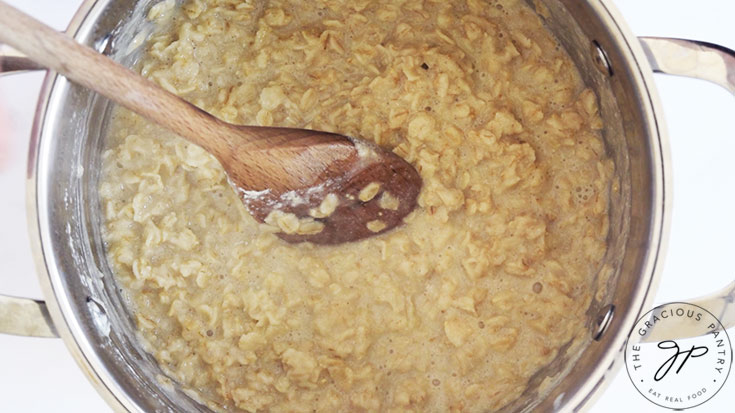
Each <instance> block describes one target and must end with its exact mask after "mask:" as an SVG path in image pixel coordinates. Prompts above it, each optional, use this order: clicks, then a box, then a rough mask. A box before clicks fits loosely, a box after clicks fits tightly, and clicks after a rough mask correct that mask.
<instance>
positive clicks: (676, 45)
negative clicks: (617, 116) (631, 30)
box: [640, 37, 735, 95]
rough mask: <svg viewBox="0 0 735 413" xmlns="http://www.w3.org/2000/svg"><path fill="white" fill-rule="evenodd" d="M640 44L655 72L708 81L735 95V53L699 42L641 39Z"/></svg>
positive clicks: (657, 38)
mask: <svg viewBox="0 0 735 413" xmlns="http://www.w3.org/2000/svg"><path fill="white" fill-rule="evenodd" d="M640 41H641V45H642V46H643V51H644V52H645V53H646V57H647V58H648V62H649V63H650V64H651V68H652V69H653V70H654V71H655V72H657V73H665V74H669V75H676V76H686V77H691V78H695V79H702V80H707V81H710V82H712V83H716V84H718V85H720V86H722V87H724V88H725V89H727V90H729V91H730V93H732V94H733V95H735V51H733V50H730V49H728V48H726V47H722V46H719V45H716V44H712V43H707V42H699V41H696V40H684V39H668V38H661V37H641V38H640Z"/></svg>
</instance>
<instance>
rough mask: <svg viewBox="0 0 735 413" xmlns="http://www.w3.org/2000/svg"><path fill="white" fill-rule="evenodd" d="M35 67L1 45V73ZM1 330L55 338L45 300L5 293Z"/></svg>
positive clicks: (1, 297) (0, 307)
mask: <svg viewBox="0 0 735 413" xmlns="http://www.w3.org/2000/svg"><path fill="white" fill-rule="evenodd" d="M38 69H40V67H39V66H38V65H36V64H35V63H33V62H31V61H30V60H28V59H27V58H25V56H23V54H22V53H20V52H18V51H17V50H15V49H13V48H12V47H10V46H8V45H4V44H0V76H2V75H9V74H14V73H22V72H25V71H29V70H38ZM0 333H5V334H15V335H21V336H31V337H58V334H57V333H56V328H55V327H54V325H53V323H52V321H51V316H50V315H49V313H48V309H47V308H46V303H45V302H43V301H38V300H32V299H30V298H19V297H8V296H5V295H0Z"/></svg>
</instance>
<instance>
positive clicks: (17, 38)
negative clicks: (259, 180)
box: [0, 1, 254, 159]
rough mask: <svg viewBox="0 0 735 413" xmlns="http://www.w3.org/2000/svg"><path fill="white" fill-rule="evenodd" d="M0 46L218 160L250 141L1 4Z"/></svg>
mask: <svg viewBox="0 0 735 413" xmlns="http://www.w3.org/2000/svg"><path fill="white" fill-rule="evenodd" d="M0 42H3V43H7V44H9V45H11V46H12V47H14V48H16V49H17V50H20V51H21V52H23V53H25V54H26V55H27V56H28V57H29V58H30V59H32V60H34V61H35V62H37V63H39V64H41V65H43V66H44V67H47V68H49V69H52V70H54V71H56V72H58V73H61V74H63V75H64V76H66V77H67V78H69V79H70V80H72V81H74V82H76V83H78V84H80V85H82V86H84V87H86V88H89V89H92V90H94V91H95V92H97V93H99V94H101V95H103V96H105V97H107V98H109V99H111V100H113V101H115V102H117V103H118V104H120V105H122V106H125V107H126V108H128V109H130V110H132V111H134V112H136V113H138V114H139V115H141V116H143V117H146V118H148V119H149V120H151V121H153V122H155V123H157V124H159V125H162V126H164V127H166V128H168V129H169V130H171V131H173V132H175V133H177V134H178V135H181V136H182V137H184V138H186V139H188V140H190V141H192V142H193V143H196V144H198V145H200V146H202V147H203V148H204V149H206V150H208V151H209V152H212V153H213V154H214V155H215V156H217V157H218V158H220V159H221V158H222V157H227V156H229V154H230V152H231V151H232V147H231V143H230V142H232V139H233V138H235V137H237V139H240V140H242V139H246V140H247V139H248V138H251V139H254V138H252V137H250V136H249V135H248V134H243V133H242V132H243V131H238V130H237V129H236V128H235V127H233V126H232V125H230V124H228V123H226V122H222V121H220V120H219V119H217V118H215V117H213V116H212V115H210V114H208V113H206V112H204V111H202V110H201V109H199V108H197V107H196V106H194V105H192V104H190V103H188V102H186V101H185V100H183V99H181V98H179V97H178V96H176V95H174V94H172V93H170V92H168V91H166V90H164V89H162V88H161V87H159V86H157V85H156V84H154V83H153V82H151V81H150V80H148V79H145V78H144V77H142V76H140V75H138V74H136V73H134V72H133V71H131V70H129V69H127V68H125V67H123V66H122V65H120V64H118V63H115V62H114V61H113V60H112V59H110V58H108V57H106V56H104V55H102V54H100V53H97V52H96V51H94V50H92V49H91V48H88V47H86V46H83V45H81V44H78V43H76V42H75V41H74V40H73V39H72V38H70V37H68V36H66V35H64V34H61V33H58V32H56V31H55V30H54V29H52V28H50V27H48V26H46V25H45V24H43V23H41V22H39V21H38V20H36V19H34V18H33V17H31V16H28V15H27V14H25V13H23V12H21V11H19V10H17V9H15V8H13V7H12V6H10V5H8V4H6V3H5V2H3V1H0Z"/></svg>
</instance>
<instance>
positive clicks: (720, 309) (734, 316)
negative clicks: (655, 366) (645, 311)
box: [640, 37, 735, 342]
mask: <svg viewBox="0 0 735 413" xmlns="http://www.w3.org/2000/svg"><path fill="white" fill-rule="evenodd" d="M640 41H641V45H642V46H643V51H644V52H645V53H646V57H647V58H648V61H649V63H650V64H651V68H652V69H653V70H654V72H657V73H665V74H669V75H675V76H685V77H691V78H695V79H701V80H707V81H710V82H712V83H715V84H717V85H720V86H722V87H723V88H725V89H727V90H728V91H730V93H732V94H733V95H735V51H733V50H730V49H727V48H725V47H722V46H719V45H715V44H711V43H706V42H699V41H695V40H684V39H669V38H660V37H641V38H640ZM683 301H684V302H687V303H691V304H696V305H698V306H700V307H702V308H704V309H706V310H707V311H709V312H710V313H712V314H713V315H714V316H715V317H717V318H718V319H719V320H720V323H722V326H723V327H724V328H725V329H728V328H730V327H735V281H733V282H732V283H730V284H729V285H727V286H726V287H725V288H723V289H722V290H720V291H717V292H715V293H712V294H709V295H706V296H704V297H699V298H693V299H688V300H683ZM706 332H707V331H705V330H702V329H701V328H700V326H698V325H696V324H692V325H691V328H690V329H688V330H686V331H683V330H677V331H669V330H665V329H664V330H662V329H661V328H660V327H658V328H653V329H650V330H649V333H648V334H647V335H646V336H645V337H644V338H643V341H644V342H653V341H661V340H670V339H676V338H688V337H695V336H699V335H702V334H705V333H706Z"/></svg>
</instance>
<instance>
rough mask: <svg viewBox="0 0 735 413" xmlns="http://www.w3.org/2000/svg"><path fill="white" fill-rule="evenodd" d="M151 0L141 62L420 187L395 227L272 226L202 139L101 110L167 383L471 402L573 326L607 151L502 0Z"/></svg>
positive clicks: (529, 369)
mask: <svg viewBox="0 0 735 413" xmlns="http://www.w3.org/2000/svg"><path fill="white" fill-rule="evenodd" d="M173 5H174V2H173V1H165V2H163V3H160V4H159V5H157V6H156V7H154V8H153V9H152V10H151V13H150V15H149V18H150V19H151V20H153V21H154V22H156V24H157V27H158V30H157V32H156V33H154V34H153V36H152V37H151V38H150V39H149V41H148V42H147V43H146V52H145V54H144V56H143V58H142V61H141V62H140V66H139V70H140V71H141V72H142V73H143V74H144V75H145V76H146V77H148V78H150V79H152V80H154V81H155V82H157V83H158V84H160V85H161V86H163V87H165V88H166V89H168V90H170V91H173V92H175V93H177V94H179V95H180V96H182V97H184V98H186V99H187V100H189V101H191V102H193V103H194V104H196V105H197V106H199V107H201V108H202V109H204V110H206V111H208V112H211V113H213V114H214V115H216V116H218V117H220V118H222V119H224V120H226V121H229V122H234V123H242V124H260V125H282V126H294V127H306V128H314V129H321V130H327V131H335V132H339V133H343V134H348V135H353V136H359V137H362V138H364V139H367V140H371V141H374V142H376V143H378V144H380V145H384V146H387V147H390V148H392V149H393V151H394V152H395V153H397V154H399V155H400V156H402V157H404V158H405V159H407V160H408V161H409V162H411V163H412V164H413V165H414V166H415V167H416V168H417V170H418V171H419V172H420V174H421V176H422V178H423V181H424V186H423V189H422V192H421V194H420V197H419V205H420V206H419V208H418V209H417V210H416V211H414V212H413V213H412V214H411V215H410V216H409V217H408V219H407V220H406V223H405V225H403V226H402V227H399V228H398V229H396V230H393V231H390V232H388V233H386V234H382V235H379V236H376V237H373V238H370V239H367V240H363V241H360V242H356V243H352V244H346V245H340V246H330V247H316V246H313V245H308V244H301V245H291V244H287V243H285V242H283V241H281V240H280V239H279V238H277V237H276V236H275V235H274V234H273V229H272V228H271V227H269V226H267V225H263V224H258V223H256V222H255V221H254V220H253V219H252V218H251V217H250V216H249V215H248V213H247V212H246V210H245V208H244V207H243V205H242V203H241V202H240V200H239V199H238V198H237V196H236V194H235V192H234V191H233V190H232V188H230V187H229V186H228V184H227V180H226V178H225V175H224V173H223V171H222V169H221V167H220V165H219V164H218V163H217V161H215V159H214V158H213V157H211V156H209V155H208V154H207V153H205V152H204V151H203V150H202V149H200V148H199V147H197V146H194V145H192V144H189V143H187V142H186V141H184V140H183V139H180V138H177V137H175V136H172V135H171V134H170V133H168V132H166V131H164V130H162V129H161V128H159V127H156V126H153V125H150V124H149V123H147V122H145V121H143V120H142V119H140V118H139V117H137V116H134V115H131V114H130V113H129V112H127V111H123V110H119V111H117V113H116V117H115V119H114V122H113V124H112V127H111V131H110V136H109V140H108V141H109V150H107V151H106V152H105V154H104V170H103V177H102V183H101V186H100V194H101V197H102V202H103V208H104V213H105V217H106V221H105V229H106V232H105V241H106V245H107V248H108V253H109V257H110V262H111V265H112V268H113V271H114V273H115V275H116V278H117V281H118V282H119V284H120V285H121V286H122V287H123V288H124V291H125V292H126V294H127V296H128V297H129V300H130V305H131V307H132V310H133V312H134V315H135V318H136V319H137V323H138V327H139V329H140V331H141V335H142V337H143V339H144V340H145V341H146V342H147V345H148V346H149V348H150V352H151V353H152V354H153V355H154V356H155V358H156V359H157V360H158V362H159V363H160V365H161V367H162V368H163V369H164V370H165V371H166V372H167V373H168V374H169V375H170V376H171V377H172V378H174V379H175V380H177V381H178V382H180V383H181V384H182V385H183V386H184V387H186V388H189V389H192V391H195V392H196V393H197V394H198V397H199V398H200V399H202V400H204V401H205V402H206V403H208V405H209V406H211V407H213V408H215V409H219V410H231V409H235V408H239V409H242V410H245V411H250V412H264V411H294V412H297V411H314V410H316V411H343V412H347V411H350V412H352V411H362V410H365V411H410V410H412V411H441V412H443V411H484V410H494V409H498V408H500V407H502V406H503V405H505V404H507V403H508V402H510V401H512V400H514V399H515V398H516V397H518V396H519V395H520V393H521V392H522V391H523V389H524V387H525V385H526V383H527V381H528V379H529V377H531V376H532V375H533V374H534V372H536V371H538V370H539V369H540V368H541V367H543V366H544V365H546V364H547V363H549V362H550V361H551V360H552V359H554V357H555V356H556V355H557V353H558V350H559V348H560V347H561V346H562V345H564V344H565V343H567V342H569V341H570V340H571V339H573V338H574V337H576V336H577V335H578V334H582V333H584V330H583V325H584V321H585V315H584V313H585V310H586V308H587V306H588V305H589V303H590V299H591V297H590V295H591V291H592V286H591V283H592V278H593V275H594V274H595V272H596V271H597V269H598V267H599V265H600V261H601V259H602V256H603V254H604V252H605V238H606V235H607V232H608V220H607V204H608V191H609V182H610V179H611V175H612V172H613V166H612V163H611V161H610V160H608V159H607V158H606V157H605V155H604V149H603V143H602V141H601V138H600V133H599V129H600V128H601V120H600V117H599V115H598V109H597V103H596V97H595V95H594V94H593V93H592V92H591V91H590V90H587V89H585V87H584V85H583V84H582V82H581V80H580V76H579V74H578V72H577V70H576V69H575V67H574V66H573V64H572V62H571V61H570V59H569V57H568V56H567V55H566V54H565V52H564V51H563V50H561V49H560V47H559V46H558V44H557V42H556V41H555V39H554V38H553V37H552V36H551V34H550V33H549V32H547V31H546V30H545V29H544V28H543V26H542V23H541V21H540V19H539V18H538V17H537V16H536V14H535V13H534V12H533V11H532V10H531V9H529V8H528V7H527V6H525V4H524V2H521V1H515V0H507V1H483V0H467V1H452V2H448V1H445V0H423V1H422V0H400V1H397V0H372V1H367V0H311V1H296V0H270V1H257V0H251V1H248V0H246V1H242V0H238V1H235V0H190V1H187V2H185V3H184V6H183V7H181V8H180V9H177V8H175V7H172V6H173Z"/></svg>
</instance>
